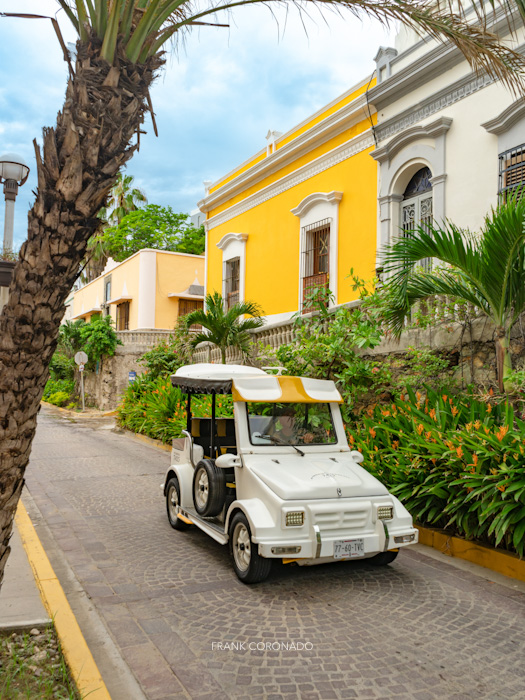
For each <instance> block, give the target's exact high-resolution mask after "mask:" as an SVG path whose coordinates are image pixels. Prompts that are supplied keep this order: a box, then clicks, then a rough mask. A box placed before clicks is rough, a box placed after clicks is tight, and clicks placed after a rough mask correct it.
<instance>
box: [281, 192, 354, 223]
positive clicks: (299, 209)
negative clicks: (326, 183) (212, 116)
mask: <svg viewBox="0 0 525 700" xmlns="http://www.w3.org/2000/svg"><path fill="white" fill-rule="evenodd" d="M342 198H343V193H342V192H337V191H335V190H333V191H332V192H313V193H312V194H309V195H308V196H307V197H305V198H304V199H303V201H302V202H301V203H300V204H299V205H298V206H296V207H295V208H294V209H290V211H291V212H292V214H295V216H298V217H299V218H301V217H302V216H304V215H305V214H306V213H307V212H308V211H309V210H310V209H311V208H312V207H313V206H315V205H316V204H319V203H321V202H328V203H329V204H333V202H340V201H341V200H342Z"/></svg>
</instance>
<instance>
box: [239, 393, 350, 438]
mask: <svg viewBox="0 0 525 700" xmlns="http://www.w3.org/2000/svg"><path fill="white" fill-rule="evenodd" d="M246 410H247V411H248V425H249V429H250V441H251V443H252V445H278V444H287V445H299V446H301V445H333V444H334V443H336V442H337V436H336V434H335V429H334V424H333V422H332V414H331V411H330V405H329V404H327V403H266V402H265V403H263V402H255V401H249V402H248V403H247V404H246Z"/></svg>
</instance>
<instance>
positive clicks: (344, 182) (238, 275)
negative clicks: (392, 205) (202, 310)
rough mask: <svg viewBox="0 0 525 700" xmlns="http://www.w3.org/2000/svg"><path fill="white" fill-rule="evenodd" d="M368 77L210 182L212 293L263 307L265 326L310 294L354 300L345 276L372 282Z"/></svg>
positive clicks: (206, 206)
mask: <svg viewBox="0 0 525 700" xmlns="http://www.w3.org/2000/svg"><path fill="white" fill-rule="evenodd" d="M373 84H374V83H373V82H371V81H370V80H369V78H367V79H366V80H365V81H363V82H362V83H360V84H359V85H356V86H354V87H353V88H351V89H350V90H348V91H347V92H345V93H344V94H343V95H341V96H340V97H338V98H337V99H336V100H334V101H333V102H332V103H330V104H329V105H327V106H326V107H324V108H323V109H321V110H319V111H318V112H317V113H316V114H314V115H313V116H311V117H309V118H308V119H307V120H305V121H304V122H303V123H302V124H299V125H298V126H296V127H294V128H293V129H292V130H291V131H289V132H288V133H286V134H279V133H278V132H272V131H270V132H268V135H267V137H266V138H267V147H266V148H265V149H264V150H262V151H260V152H259V153H257V154H256V155H255V156H253V157H252V158H250V159H249V160H248V161H246V162H245V163H243V164H242V165H240V166H239V167H238V168H236V169H235V170H233V171H232V172H231V173H229V174H228V175H226V176H225V177H223V178H222V179H220V180H219V181H218V182H216V183H215V184H213V185H211V186H210V187H209V188H208V190H207V193H206V196H205V198H204V199H203V200H202V201H201V202H199V208H200V210H201V211H203V212H205V213H206V224H205V226H206V231H207V240H206V265H207V270H206V292H213V291H220V292H221V293H222V294H223V296H224V298H225V299H226V303H227V305H230V304H232V303H234V302H235V301H237V300H250V301H255V302H257V303H259V304H260V305H261V306H262V308H263V310H264V313H265V315H266V317H267V320H268V321H269V322H277V321H281V320H285V319H288V318H290V316H292V315H293V314H294V313H296V312H297V311H298V310H299V309H302V308H303V306H304V299H305V296H308V294H309V293H310V291H311V290H312V288H315V287H319V286H321V287H327V288H328V289H329V290H330V292H331V294H332V296H333V300H334V301H333V303H334V305H337V304H342V303H345V302H348V301H352V300H353V299H354V298H355V294H356V293H355V292H352V289H351V285H350V282H349V280H348V279H347V276H348V274H349V272H350V269H351V268H353V270H354V272H355V274H357V275H359V276H360V277H363V278H365V279H371V278H372V277H373V276H374V273H375V262H376V228H377V226H376V223H377V200H376V196H377V164H376V163H375V162H374V160H373V159H372V158H371V157H370V155H369V154H370V151H371V150H372V149H373V146H374V138H373V130H372V125H373V124H374V123H375V119H376V115H375V110H374V108H373V107H372V106H371V105H369V104H368V101H367V95H366V92H367V87H369V86H371V85H373Z"/></svg>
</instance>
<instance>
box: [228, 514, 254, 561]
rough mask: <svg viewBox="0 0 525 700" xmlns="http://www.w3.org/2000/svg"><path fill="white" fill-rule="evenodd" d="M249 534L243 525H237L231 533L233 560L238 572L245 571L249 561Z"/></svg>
mask: <svg viewBox="0 0 525 700" xmlns="http://www.w3.org/2000/svg"><path fill="white" fill-rule="evenodd" d="M251 545H252V543H251V541H250V533H249V532H248V529H247V527H246V526H245V525H244V523H237V525H236V526H235V529H234V531H233V542H232V549H233V558H234V559H235V564H236V565H237V568H238V569H239V570H240V571H246V570H247V569H248V567H249V566H250V559H251Z"/></svg>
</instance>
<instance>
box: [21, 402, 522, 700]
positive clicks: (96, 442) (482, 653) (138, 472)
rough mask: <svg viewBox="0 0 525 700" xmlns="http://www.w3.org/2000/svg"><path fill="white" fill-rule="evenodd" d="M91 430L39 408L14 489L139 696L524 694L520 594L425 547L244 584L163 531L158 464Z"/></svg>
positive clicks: (420, 699)
mask: <svg viewBox="0 0 525 700" xmlns="http://www.w3.org/2000/svg"><path fill="white" fill-rule="evenodd" d="M103 427H104V426H103V425H100V424H97V426H96V428H95V427H94V426H93V424H90V423H87V422H85V423H74V422H72V421H70V420H67V419H65V418H63V417H62V416H58V415H56V413H53V412H52V411H51V410H50V409H47V408H46V409H44V410H42V412H41V414H40V417H39V426H38V431H37V436H36V439H35V443H34V446H33V454H32V457H31V462H30V465H29V468H28V471H27V485H28V489H29V492H30V495H31V497H32V498H33V499H34V501H35V503H36V505H37V507H38V509H39V510H40V512H41V513H42V516H43V518H44V520H45V522H46V524H47V526H48V528H49V529H50V530H51V533H52V535H53V537H54V540H55V544H56V551H55V553H54V556H55V557H56V556H57V552H58V553H60V554H61V553H63V555H64V556H65V557H66V558H67V562H68V563H69V565H70V566H71V568H72V570H73V572H74V574H75V576H76V578H77V579H78V581H79V582H80V584H81V586H82V587H83V588H84V589H85V591H86V592H87V593H88V595H89V597H90V598H91V604H92V605H94V606H95V608H96V612H98V614H99V615H100V616H101V618H102V620H103V622H104V624H105V625H106V627H107V629H108V630H109V633H110V635H111V637H112V638H113V640H114V642H115V643H116V645H117V648H118V650H119V651H120V652H121V654H122V656H123V658H124V659H125V661H126V662H127V664H128V665H129V667H130V668H131V669H132V671H133V673H134V674H135V676H136V678H137V679H138V681H139V683H140V684H141V686H142V688H143V690H144V693H145V695H146V696H147V698H149V699H150V700H168V698H169V699H172V700H175V699H176V700H179V699H181V700H182V698H185V699H187V698H194V699H195V700H222V699H229V698H239V699H240V698H243V699H244V698H252V697H253V698H267V699H268V700H277V699H281V698H282V699H288V698H290V699H292V698H294V699H295V698H304V699H305V700H307V699H310V698H312V699H313V698H320V699H321V700H329V699H330V698H400V699H403V700H404V699H416V700H433V699H434V698H439V699H440V700H441V699H443V698H450V699H456V698H457V699H458V700H459V699H463V698H476V699H479V698H490V699H492V698H494V699H495V698H512V699H513V700H514V699H516V698H525V664H524V661H523V628H524V622H525V594H524V593H523V592H522V590H523V588H521V590H520V587H518V588H517V589H516V588H513V587H512V586H511V585H500V584H498V583H493V582H490V581H488V580H487V579H486V578H484V577H482V576H479V575H476V574H475V573H472V572H471V571H466V570H464V569H462V568H458V566H456V565H455V564H449V563H448V562H442V561H439V560H436V558H435V557H433V556H427V555H425V554H424V553H423V552H425V551H426V550H425V549H424V548H422V547H419V548H418V550H417V551H413V550H410V551H405V552H402V553H401V555H400V556H399V557H398V559H397V561H396V562H395V563H394V564H393V565H392V566H390V567H386V568H383V569H376V568H373V567H371V566H368V565H366V564H364V563H359V562H352V563H339V564H333V565H327V566H321V567H312V568H298V567H284V566H280V567H277V568H276V569H275V571H274V572H273V573H272V576H271V577H270V579H269V580H268V581H267V582H265V583H263V584H260V585H257V586H252V587H247V586H244V585H243V584H241V583H240V582H239V581H237V579H236V577H235V575H234V573H233V570H232V568H231V566H230V562H229V555H228V552H227V550H226V548H225V547H221V546H220V545H218V544H216V543H215V542H213V541H212V540H211V539H210V538H208V537H207V536H206V535H204V534H203V533H201V532H200V531H199V530H197V529H191V530H189V531H187V532H175V531H173V530H172V529H171V528H170V527H169V525H168V522H167V519H166V517H165V511H164V502H163V499H162V496H161V491H160V489H159V484H160V482H161V480H162V477H163V475H164V471H165V468H166V465H167V462H168V458H169V456H168V453H166V452H161V451H159V450H158V449H156V448H154V447H150V446H148V445H145V444H142V443H139V442H136V441H135V440H132V439H130V438H128V437H126V436H124V435H121V434H116V433H114V432H112V431H110V430H108V429H105V430H104V429H103ZM37 520H38V518H37ZM48 539H49V538H48ZM480 571H481V570H480ZM281 642H283V643H285V644H288V645H292V644H295V645H296V647H298V646H299V645H300V644H304V645H305V646H306V648H304V649H295V650H294V649H293V648H289V649H288V650H286V649H284V650H283V649H281V650H274V648H273V647H277V646H278V645H279V644H280V643H281ZM267 644H269V645H270V647H271V648H270V649H261V646H262V647H266V645H267ZM220 645H222V648H221V646H220ZM228 645H229V647H230V648H227V647H228ZM243 647H244V648H243ZM250 647H251V648H250ZM253 647H255V648H253ZM257 647H259V649H258V648H257ZM93 651H94V653H95V657H97V652H98V653H99V656H100V650H97V649H93ZM115 700H117V698H116V696H115Z"/></svg>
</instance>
